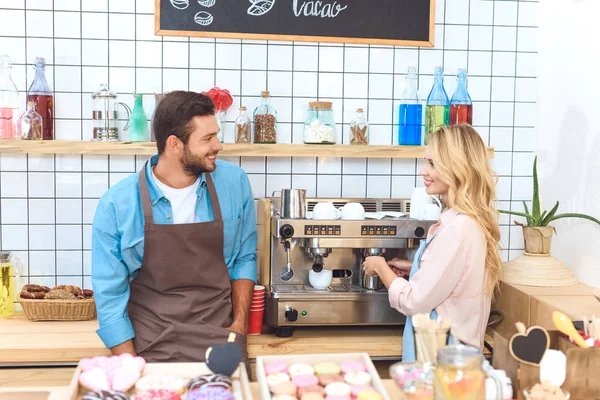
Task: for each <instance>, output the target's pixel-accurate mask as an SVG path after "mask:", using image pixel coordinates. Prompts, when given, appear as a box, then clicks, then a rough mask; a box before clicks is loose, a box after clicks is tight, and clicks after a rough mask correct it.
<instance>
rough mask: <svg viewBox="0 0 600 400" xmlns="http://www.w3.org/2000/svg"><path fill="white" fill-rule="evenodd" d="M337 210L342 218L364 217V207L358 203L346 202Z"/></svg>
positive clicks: (355, 218) (358, 218)
mask: <svg viewBox="0 0 600 400" xmlns="http://www.w3.org/2000/svg"><path fill="white" fill-rule="evenodd" d="M339 211H340V214H341V218H342V219H347V220H350V219H354V220H360V219H365V208H364V207H363V206H362V204H360V203H346V205H345V206H344V207H342V208H340V209H339Z"/></svg>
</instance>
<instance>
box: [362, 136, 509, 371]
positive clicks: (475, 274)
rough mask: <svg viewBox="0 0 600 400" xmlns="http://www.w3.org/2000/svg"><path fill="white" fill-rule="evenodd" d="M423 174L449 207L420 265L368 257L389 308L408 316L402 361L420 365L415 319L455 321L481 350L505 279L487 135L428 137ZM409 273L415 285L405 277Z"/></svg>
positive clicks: (459, 332) (457, 332) (456, 331)
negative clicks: (423, 316)
mask: <svg viewBox="0 0 600 400" xmlns="http://www.w3.org/2000/svg"><path fill="white" fill-rule="evenodd" d="M425 160H426V164H425V167H423V169H422V170H421V173H420V174H421V176H423V179H424V180H425V188H426V191H427V193H428V194H430V195H440V196H441V197H442V200H443V201H444V204H445V205H446V209H445V210H444V212H443V213H442V215H441V216H440V219H439V221H438V223H436V224H435V225H433V226H432V227H431V228H430V229H429V232H428V234H427V240H426V241H421V246H420V248H419V250H418V251H417V253H416V255H415V257H414V260H413V261H412V262H411V261H408V260H401V259H393V260H392V261H390V262H389V263H388V262H386V261H385V259H384V258H382V257H369V258H367V259H366V260H365V262H364V270H365V272H366V273H367V274H369V275H379V277H380V278H381V280H382V281H383V283H384V284H385V286H386V287H387V288H388V289H389V300H390V305H391V306H392V307H394V308H395V309H397V310H398V311H400V312H402V313H403V314H405V315H406V316H407V321H406V326H405V329H404V336H403V349H402V350H403V357H402V359H403V361H414V359H415V348H414V347H415V346H414V334H413V329H412V320H411V316H413V315H415V314H421V313H427V314H429V313H431V316H432V318H437V316H438V315H440V316H442V317H443V318H447V319H449V320H450V321H451V323H452V328H451V333H452V336H453V337H454V338H455V339H457V340H459V341H461V342H463V343H465V344H468V345H470V346H475V347H478V348H480V349H482V348H483V339H484V335H485V329H486V326H487V322H488V317H489V314H490V306H491V298H492V294H493V292H494V289H495V288H496V286H497V285H498V282H499V280H500V277H501V275H502V261H501V259H500V255H499V253H498V242H499V240H500V230H499V227H498V217H499V214H498V211H497V210H496V209H495V208H494V200H495V182H494V177H495V175H494V173H493V171H492V168H491V166H490V163H489V160H488V158H487V149H486V146H485V145H484V143H483V140H481V137H480V136H479V134H478V133H477V131H475V129H473V128H472V127H471V126H470V125H456V126H452V127H445V128H441V129H440V130H438V131H437V132H435V133H433V134H431V135H430V136H429V146H428V147H427V148H426V150H425ZM409 273H410V281H408V280H406V279H404V278H403V276H405V275H408V274H409Z"/></svg>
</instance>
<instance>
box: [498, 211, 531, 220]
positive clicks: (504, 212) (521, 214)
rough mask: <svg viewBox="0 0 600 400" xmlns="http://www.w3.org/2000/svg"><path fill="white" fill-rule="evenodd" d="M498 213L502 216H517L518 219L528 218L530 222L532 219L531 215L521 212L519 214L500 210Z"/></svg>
mask: <svg viewBox="0 0 600 400" xmlns="http://www.w3.org/2000/svg"><path fill="white" fill-rule="evenodd" d="M498 212H499V213H500V214H509V215H516V216H517V217H523V218H527V220H529V219H530V218H532V217H531V215H529V214H525V213H520V212H517V211H506V210H498Z"/></svg>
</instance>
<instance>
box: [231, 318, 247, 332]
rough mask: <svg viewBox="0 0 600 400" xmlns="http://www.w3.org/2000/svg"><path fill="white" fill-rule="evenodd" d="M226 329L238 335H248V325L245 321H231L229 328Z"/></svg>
mask: <svg viewBox="0 0 600 400" xmlns="http://www.w3.org/2000/svg"><path fill="white" fill-rule="evenodd" d="M227 329H229V330H231V331H234V332H237V333H239V334H240V335H246V334H247V333H248V323H247V322H246V321H245V320H244V321H239V320H238V321H233V322H232V324H231V326H229V327H228V328H227Z"/></svg>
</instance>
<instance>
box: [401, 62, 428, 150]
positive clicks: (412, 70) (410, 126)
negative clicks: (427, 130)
mask: <svg viewBox="0 0 600 400" xmlns="http://www.w3.org/2000/svg"><path fill="white" fill-rule="evenodd" d="M422 132H423V105H422V104H421V100H420V99H419V93H418V91H417V67H408V71H407V73H406V88H405V89H404V93H403V94H402V100H401V101H400V116H399V123H398V144H399V145H402V146H420V145H421V136H422Z"/></svg>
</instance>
